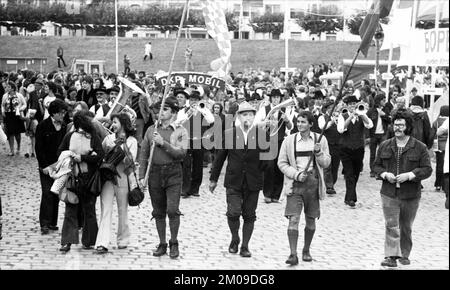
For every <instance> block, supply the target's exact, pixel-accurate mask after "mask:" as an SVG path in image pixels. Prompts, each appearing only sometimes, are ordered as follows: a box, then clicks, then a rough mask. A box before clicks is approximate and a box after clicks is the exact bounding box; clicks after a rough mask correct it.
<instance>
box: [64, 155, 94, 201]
mask: <svg viewBox="0 0 450 290" xmlns="http://www.w3.org/2000/svg"><path fill="white" fill-rule="evenodd" d="M77 167H78V175H77V176H75V174H74V173H72V174H70V175H69V178H68V179H67V182H66V188H67V190H69V191H71V192H73V193H75V194H77V195H78V196H80V195H84V194H85V193H86V191H87V185H88V183H89V173H88V172H81V168H80V164H79V163H77Z"/></svg>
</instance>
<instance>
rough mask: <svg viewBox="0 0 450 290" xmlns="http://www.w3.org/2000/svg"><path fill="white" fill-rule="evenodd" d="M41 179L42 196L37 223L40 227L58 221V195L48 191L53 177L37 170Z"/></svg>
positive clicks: (53, 224) (54, 223)
mask: <svg viewBox="0 0 450 290" xmlns="http://www.w3.org/2000/svg"><path fill="white" fill-rule="evenodd" d="M39 177H40V179H41V188H42V197H41V205H40V209H39V223H40V225H41V228H42V227H49V226H56V224H57V223H58V207H59V196H58V195H57V194H54V193H52V192H50V188H51V187H52V185H53V181H54V180H53V178H51V177H50V176H48V175H45V174H43V173H42V172H39Z"/></svg>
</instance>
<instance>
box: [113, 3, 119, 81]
mask: <svg viewBox="0 0 450 290" xmlns="http://www.w3.org/2000/svg"><path fill="white" fill-rule="evenodd" d="M114 15H115V22H116V74H117V75H119V28H118V22H119V20H118V18H117V0H114Z"/></svg>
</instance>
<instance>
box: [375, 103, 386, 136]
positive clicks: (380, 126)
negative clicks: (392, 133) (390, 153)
mask: <svg viewBox="0 0 450 290" xmlns="http://www.w3.org/2000/svg"><path fill="white" fill-rule="evenodd" d="M377 110H379V109H377ZM375 134H384V130H383V121H382V120H381V116H380V111H378V121H377V128H376V129H375Z"/></svg>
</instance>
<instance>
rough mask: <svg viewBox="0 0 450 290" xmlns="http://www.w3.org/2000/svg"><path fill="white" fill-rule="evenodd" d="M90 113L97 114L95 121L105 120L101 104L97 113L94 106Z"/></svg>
mask: <svg viewBox="0 0 450 290" xmlns="http://www.w3.org/2000/svg"><path fill="white" fill-rule="evenodd" d="M89 111H91V112H92V113H94V114H95V117H94V119H97V120H98V119H99V118H103V117H104V116H105V114H104V112H103V106H102V105H101V104H100V107H99V108H98V110H97V112H96V111H95V105H93V106H92V107H91V108H90V109H89Z"/></svg>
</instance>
